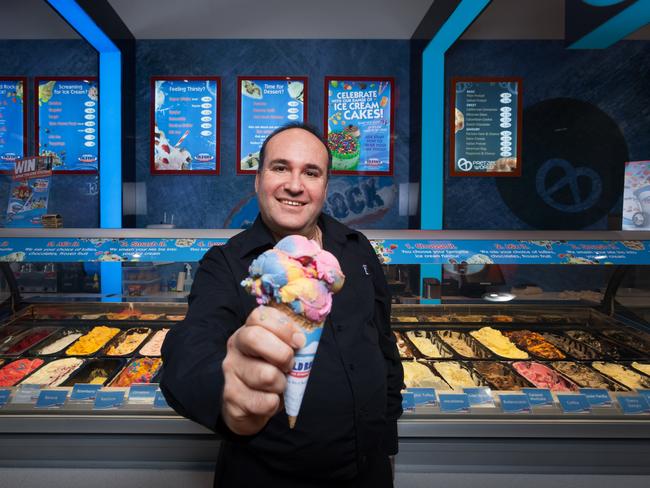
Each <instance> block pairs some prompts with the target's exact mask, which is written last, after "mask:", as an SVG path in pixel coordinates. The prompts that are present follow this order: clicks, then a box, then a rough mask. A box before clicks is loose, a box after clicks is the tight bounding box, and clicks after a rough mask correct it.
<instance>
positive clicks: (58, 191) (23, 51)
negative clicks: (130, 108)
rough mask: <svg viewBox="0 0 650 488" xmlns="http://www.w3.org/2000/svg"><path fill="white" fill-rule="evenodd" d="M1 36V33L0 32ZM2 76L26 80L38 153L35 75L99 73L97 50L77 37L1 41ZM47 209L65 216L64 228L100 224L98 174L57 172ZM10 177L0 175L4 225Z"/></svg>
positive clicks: (32, 151) (31, 148)
mask: <svg viewBox="0 0 650 488" xmlns="http://www.w3.org/2000/svg"><path fill="white" fill-rule="evenodd" d="M0 35H1V34H0ZM0 76H25V77H27V78H28V80H27V83H28V86H27V98H26V102H27V111H28V138H27V142H28V155H32V154H35V148H34V145H35V138H34V110H35V109H34V97H35V95H34V77H36V76H97V53H96V51H95V50H93V49H92V48H91V47H90V46H89V45H88V44H87V43H86V42H83V41H75V40H49V41H40V40H33V41H32V40H25V41H0ZM53 178H54V180H53V182H52V190H51V193H50V201H49V206H48V212H50V213H59V214H61V215H62V216H63V224H64V226H65V227H87V228H92V227H98V226H99V198H98V179H97V176H96V175H55V176H54V177H53ZM10 185H11V178H10V177H9V176H8V175H0V225H4V221H5V217H6V210H5V209H6V206H7V202H8V199H9V188H10Z"/></svg>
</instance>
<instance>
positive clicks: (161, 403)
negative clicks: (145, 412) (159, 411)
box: [153, 390, 169, 408]
mask: <svg viewBox="0 0 650 488" xmlns="http://www.w3.org/2000/svg"><path fill="white" fill-rule="evenodd" d="M153 408H169V405H168V404H167V400H165V396H164V395H163V394H162V391H160V390H158V391H157V392H156V396H155V397H154V399H153Z"/></svg>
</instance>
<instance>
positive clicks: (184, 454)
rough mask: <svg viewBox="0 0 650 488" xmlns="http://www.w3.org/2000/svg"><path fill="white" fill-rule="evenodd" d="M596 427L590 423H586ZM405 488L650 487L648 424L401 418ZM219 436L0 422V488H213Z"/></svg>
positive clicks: (80, 422) (155, 428) (81, 420)
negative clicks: (177, 487) (43, 487)
mask: <svg viewBox="0 0 650 488" xmlns="http://www.w3.org/2000/svg"><path fill="white" fill-rule="evenodd" d="M586 424H588V425H586ZM399 430H400V453H399V455H398V457H397V463H396V471H397V474H396V486H397V487H404V488H415V487H427V488H428V487H432V486H445V487H446V488H449V487H456V486H458V487H461V486H462V487H465V486H481V487H495V488H496V487H498V488H503V487H510V486H513V487H514V486H526V487H540V488H542V487H547V486H565V487H585V488H595V487H596V488H598V487H601V486H602V487H605V486H607V487H608V488H609V487H611V486H618V485H620V484H622V483H624V484H625V486H626V488H630V487H633V488H634V487H637V486H638V487H642V486H643V487H646V486H648V485H649V484H650V465H648V462H647V460H648V459H650V426H649V425H648V423H647V422H645V421H639V422H638V423H635V422H629V421H628V422H625V423H620V422H616V421H609V422H608V421H597V422H593V423H592V422H588V421H587V422H586V423H585V421H581V422H575V423H572V422H570V421H569V422H546V421H524V420H522V421H519V422H512V421H510V422H509V423H507V424H506V423H504V424H499V423H498V422H496V423H495V422H494V421H489V422H483V421H481V420H479V419H476V420H472V419H466V420H464V419H462V418H458V417H457V418H449V419H445V420H431V419H426V420H425V419H409V420H403V421H400V425H399ZM218 451H219V439H218V438H217V436H215V435H214V434H212V433H210V432H209V431H208V430H206V429H204V428H203V427H201V426H199V425H197V424H195V423H193V422H190V421H189V420H185V419H182V418H180V417H176V416H174V415H169V416H160V417H158V418H152V417H146V416H142V417H138V416H128V417H127V416H124V415H115V416H107V415H103V416H98V417H95V418H91V417H88V416H64V415H56V416H54V415H42V416H35V415H29V416H28V417H27V416H19V415H7V416H3V417H0V487H2V488H4V487H13V486H20V487H30V486H44V485H45V486H49V487H51V488H57V487H66V488H75V487H84V488H85V487H87V486H88V485H89V484H92V486H94V487H95V488H101V487H103V486H107V487H108V486H121V487H126V488H130V487H142V486H156V487H157V488H164V487H176V486H193V487H199V488H201V487H211V486H212V480H213V476H212V473H213V471H214V466H215V463H216V462H217V457H218Z"/></svg>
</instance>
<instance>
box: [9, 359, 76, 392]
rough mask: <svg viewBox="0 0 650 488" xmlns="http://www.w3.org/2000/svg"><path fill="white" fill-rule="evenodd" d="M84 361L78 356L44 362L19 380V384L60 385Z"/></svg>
mask: <svg viewBox="0 0 650 488" xmlns="http://www.w3.org/2000/svg"><path fill="white" fill-rule="evenodd" d="M83 363H84V360H83V359H80V358H62V359H54V360H52V361H49V362H46V363H45V364H44V365H42V366H41V367H40V368H39V369H38V370H37V371H35V372H34V373H32V374H30V375H29V376H28V377H27V378H26V379H24V380H23V381H21V382H20V384H21V385H41V386H45V387H53V386H60V385H61V383H63V382H64V381H66V380H67V379H68V378H69V377H70V376H71V375H72V374H73V373H74V372H75V371H76V370H77V369H79V367H81V365H82V364H83Z"/></svg>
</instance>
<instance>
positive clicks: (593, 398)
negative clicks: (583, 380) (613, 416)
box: [580, 388, 612, 407]
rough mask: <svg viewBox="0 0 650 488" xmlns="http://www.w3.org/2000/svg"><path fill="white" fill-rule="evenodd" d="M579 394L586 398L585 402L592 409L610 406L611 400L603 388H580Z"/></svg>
mask: <svg viewBox="0 0 650 488" xmlns="http://www.w3.org/2000/svg"><path fill="white" fill-rule="evenodd" d="M580 393H582V394H583V395H584V396H585V397H587V401H588V402H589V405H591V406H592V407H611V406H612V398H611V397H610V396H609V393H608V392H607V390H605V389H603V388H580Z"/></svg>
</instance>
